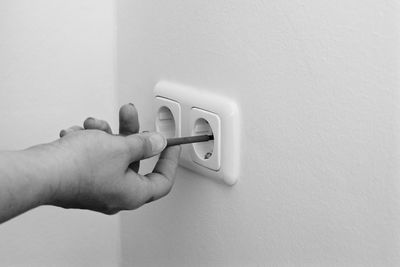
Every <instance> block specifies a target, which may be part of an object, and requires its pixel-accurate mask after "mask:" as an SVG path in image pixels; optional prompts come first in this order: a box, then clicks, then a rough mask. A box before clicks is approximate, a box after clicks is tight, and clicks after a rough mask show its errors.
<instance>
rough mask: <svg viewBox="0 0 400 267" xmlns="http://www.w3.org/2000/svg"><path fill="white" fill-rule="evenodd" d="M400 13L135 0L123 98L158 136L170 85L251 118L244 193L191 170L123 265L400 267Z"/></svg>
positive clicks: (125, 220)
mask: <svg viewBox="0 0 400 267" xmlns="http://www.w3.org/2000/svg"><path fill="white" fill-rule="evenodd" d="M397 2H398V1H394V0H393V1H392V0H388V1H370V0H367V1H364V0H363V1H361V0H339V1H327V0H322V1H321V0H312V1H238V0H234V1H200V0H195V1H183V0H173V1H162V0H138V1H128V0H119V1H118V6H117V8H118V9H117V12H118V13H117V18H118V35H117V38H118V41H117V44H118V96H119V101H120V103H125V102H126V101H133V102H134V103H136V104H137V106H138V108H139V111H140V112H141V123H142V129H150V128H152V127H153V122H154V118H153V117H152V112H151V111H152V90H153V86H154V85H155V84H156V82H157V81H159V80H169V81H176V82H179V83H183V84H188V85H191V86H197V87H199V88H206V90H212V91H214V92H217V93H220V94H223V95H227V96H229V97H231V98H233V99H234V100H236V101H237V103H238V105H239V107H240V109H241V112H242V119H243V120H242V123H243V128H242V129H243V136H242V144H241V145H242V175H241V178H240V181H239V183H238V184H237V185H236V186H234V187H227V186H224V185H221V184H216V183H214V182H213V181H211V180H209V179H206V178H204V177H201V176H199V175H196V174H193V173H191V172H190V171H188V170H185V169H179V171H178V177H177V180H176V185H175V187H174V189H173V191H172V192H171V194H170V195H169V196H168V197H167V198H166V199H164V200H163V201H159V202H156V203H152V204H149V205H147V206H146V207H144V208H142V209H139V210H137V211H136V212H134V213H128V214H125V215H123V216H122V221H121V225H122V226H121V237H122V253H123V264H124V265H125V266H132V265H135V266H399V265H400V240H399V239H400V228H399V225H400V217H399V215H400V210H399V208H400V206H399V204H400V203H399V202H400V184H399V183H400V182H399V168H400V162H399V161H400V157H399V151H400V147H399V137H400V131H399V130H400V129H399V117H400V115H399V114H400V113H399V103H400V99H399V74H400V73H399V52H400V51H399V49H400V43H399V33H400V32H399V14H400V13H399V11H400V10H399V6H398V3H397ZM206 90H205V92H206ZM148 167H149V165H147V168H145V169H146V170H148V169H149V168H148ZM146 170H145V171H146Z"/></svg>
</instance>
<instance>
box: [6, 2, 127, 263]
mask: <svg viewBox="0 0 400 267" xmlns="http://www.w3.org/2000/svg"><path fill="white" fill-rule="evenodd" d="M114 19H115V16H114V4H113V2H112V1H106V0H102V1H98V0H89V1H67V0H65V1H62V0H57V1H54V0H41V1H27V0H18V1H15V0H6V1H4V0H3V1H0V125H1V133H0V137H1V139H0V149H21V148H26V147H28V146H31V145H35V144H38V143H43V142H49V141H52V140H54V139H56V138H57V137H58V133H59V131H60V129H62V128H64V127H69V126H72V125H76V124H82V122H83V120H84V119H85V118H86V117H88V116H94V117H99V118H105V119H107V120H110V121H111V122H112V124H113V125H115V121H116V116H117V109H116V106H115V101H114V99H115V97H114V92H113V89H114V50H115V46H114V33H115V20H114ZM0 248H1V249H0V265H1V266H16V265H18V266H116V265H117V264H118V260H119V220H118V217H116V216H113V217H109V216H105V215H101V214H98V213H94V212H88V211H79V210H64V209H59V208H54V207H41V208H38V209H35V210H33V211H30V212H28V213H26V214H24V215H22V216H20V217H18V218H16V219H13V220H11V221H9V222H7V223H4V224H2V225H1V226H0Z"/></svg>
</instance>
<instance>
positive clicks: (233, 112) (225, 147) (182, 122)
mask: <svg viewBox="0 0 400 267" xmlns="http://www.w3.org/2000/svg"><path fill="white" fill-rule="evenodd" d="M154 97H155V99H156V107H157V113H156V129H157V131H161V132H162V133H168V135H167V137H168V136H169V137H171V136H172V133H173V132H174V131H173V129H175V136H192V135H202V134H213V135H214V140H213V141H208V142H204V143H195V144H186V145H182V153H181V158H180V161H179V164H180V165H181V166H183V167H185V168H187V169H190V170H192V171H194V172H197V173H199V174H201V175H202V176H205V177H208V178H211V179H214V180H216V181H220V182H223V183H225V184H228V185H233V184H235V183H236V182H237V181H238V179H239V175H240V116H239V109H238V107H237V105H236V103H235V102H234V101H233V100H231V99H229V98H228V97H226V96H222V95H219V94H216V93H215V92H213V91H210V90H204V89H199V88H194V87H191V86H184V85H180V84H177V83H172V82H166V81H161V82H159V83H157V84H156V86H155V88H154ZM163 107H166V108H168V109H169V111H170V112H168V110H166V109H163ZM171 115H172V116H171ZM172 121H174V127H175V128H173V127H172V125H173V124H172Z"/></svg>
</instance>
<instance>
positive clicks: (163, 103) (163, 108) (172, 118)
mask: <svg viewBox="0 0 400 267" xmlns="http://www.w3.org/2000/svg"><path fill="white" fill-rule="evenodd" d="M155 117H156V130H157V132H160V133H162V134H163V135H164V136H165V137H167V138H169V137H180V136H181V106H180V105H179V103H178V102H176V101H173V100H171V99H168V98H165V97H156V115H155Z"/></svg>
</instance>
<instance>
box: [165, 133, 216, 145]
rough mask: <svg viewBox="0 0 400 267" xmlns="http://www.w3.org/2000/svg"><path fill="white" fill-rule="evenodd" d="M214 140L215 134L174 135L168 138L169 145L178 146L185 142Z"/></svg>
mask: <svg viewBox="0 0 400 267" xmlns="http://www.w3.org/2000/svg"><path fill="white" fill-rule="evenodd" d="M211 140H214V135H196V136H185V137H174V138H167V146H177V145H183V144H191V143H199V142H207V141H211Z"/></svg>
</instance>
